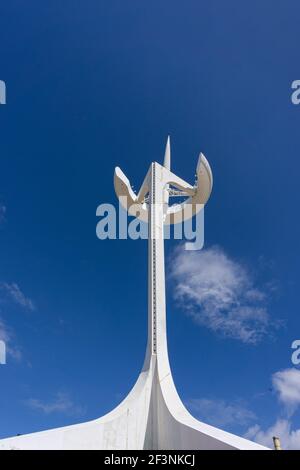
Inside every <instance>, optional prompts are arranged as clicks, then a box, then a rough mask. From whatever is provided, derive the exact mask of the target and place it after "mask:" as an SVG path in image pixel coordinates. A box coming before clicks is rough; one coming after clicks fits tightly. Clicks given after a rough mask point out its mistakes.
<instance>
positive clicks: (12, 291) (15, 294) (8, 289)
mask: <svg viewBox="0 0 300 470" xmlns="http://www.w3.org/2000/svg"><path fill="white" fill-rule="evenodd" d="M0 289H1V290H2V292H3V293H4V294H5V295H6V296H7V297H9V298H10V300H12V301H13V302H14V303H16V304H17V305H20V306H21V307H23V308H25V309H27V310H31V311H33V310H35V305H34V303H33V301H32V300H31V299H29V298H28V297H26V296H25V294H24V293H23V292H22V291H21V289H20V287H19V286H18V284H16V283H15V282H13V283H11V284H9V283H7V282H2V283H1V284H0Z"/></svg>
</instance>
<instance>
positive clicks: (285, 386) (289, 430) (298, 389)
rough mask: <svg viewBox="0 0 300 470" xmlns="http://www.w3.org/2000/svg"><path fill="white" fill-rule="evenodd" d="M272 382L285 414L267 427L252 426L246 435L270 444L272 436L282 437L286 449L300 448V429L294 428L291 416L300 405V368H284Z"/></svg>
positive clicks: (273, 377) (274, 376)
mask: <svg viewBox="0 0 300 470" xmlns="http://www.w3.org/2000/svg"><path fill="white" fill-rule="evenodd" d="M272 384H273V388H274V391H275V392H276V394H277V397H278V400H279V402H280V403H281V404H282V405H283V410H282V411H283V415H285V417H283V418H282V417H281V418H278V419H277V421H276V422H275V423H274V424H273V425H272V426H270V427H269V428H267V429H266V430H264V429H262V428H261V426H259V425H258V424H255V425H254V426H251V427H250V428H249V429H248V431H247V433H246V434H245V437H246V438H248V439H253V440H255V441H256V442H258V443H260V444H263V445H268V446H270V445H271V443H272V437H273V436H276V437H279V438H280V441H281V444H282V447H283V448H284V449H299V450H300V429H293V425H292V421H291V417H292V415H293V414H294V413H295V412H296V411H297V409H298V408H299V407H300V370H298V369H295V368H290V369H284V370H281V371H278V372H275V373H274V374H273V375H272Z"/></svg>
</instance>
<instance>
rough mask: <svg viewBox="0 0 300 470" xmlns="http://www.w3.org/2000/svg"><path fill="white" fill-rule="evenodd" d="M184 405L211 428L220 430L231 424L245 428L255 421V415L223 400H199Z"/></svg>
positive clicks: (235, 403)
mask: <svg viewBox="0 0 300 470" xmlns="http://www.w3.org/2000/svg"><path fill="white" fill-rule="evenodd" d="M186 405H187V407H188V408H189V409H190V410H191V411H194V412H195V414H196V415H197V417H199V418H200V419H201V420H203V421H204V422H206V423H207V424H211V425H212V426H217V427H222V428H223V427H226V426H229V425H232V424H235V425H237V424H238V425H241V426H245V425H247V424H249V423H250V422H251V421H253V420H254V419H256V416H255V414H254V413H253V412H252V411H250V410H249V409H248V408H247V407H246V406H245V405H244V404H243V403H241V402H238V401H237V402H233V403H228V402H225V401H224V400H210V399H207V398H199V399H191V400H189V401H187V402H186Z"/></svg>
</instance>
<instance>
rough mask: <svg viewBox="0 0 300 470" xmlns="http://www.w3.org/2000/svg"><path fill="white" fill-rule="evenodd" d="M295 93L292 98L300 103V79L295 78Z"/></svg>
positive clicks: (296, 102) (293, 88) (294, 102)
mask: <svg viewBox="0 0 300 470" xmlns="http://www.w3.org/2000/svg"><path fill="white" fill-rule="evenodd" d="M291 88H292V90H294V91H293V93H292V94H291V100H292V103H293V104H296V105H297V104H300V80H294V81H293V83H292V86H291Z"/></svg>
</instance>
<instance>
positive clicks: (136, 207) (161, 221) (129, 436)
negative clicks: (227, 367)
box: [0, 139, 266, 450]
mask: <svg viewBox="0 0 300 470" xmlns="http://www.w3.org/2000/svg"><path fill="white" fill-rule="evenodd" d="M170 163H171V156H170V141H169V139H168V141H167V146H166V152H165V159H164V165H163V166H162V165H160V164H159V163H156V162H154V163H151V165H150V168H149V170H148V173H147V175H146V178H145V180H144V183H143V184H142V187H141V189H140V191H139V193H138V195H136V194H135V193H134V192H133V191H132V189H131V186H130V183H129V181H128V179H127V178H126V176H125V175H124V174H123V173H122V171H121V170H120V169H119V168H116V169H115V177H114V185H115V190H116V193H117V196H118V198H119V200H120V202H121V204H122V205H124V206H125V207H126V209H127V210H128V212H129V214H131V215H134V216H137V217H139V218H140V219H141V220H144V221H146V222H148V235H149V236H148V342H147V349H146V356H145V360H144V365H143V368H142V371H141V373H140V375H139V377H138V380H137V382H136V384H135V385H134V387H133V389H132V390H131V392H130V393H129V395H128V396H127V397H126V398H125V399H124V400H123V401H122V403H121V404H120V405H119V406H117V407H116V408H115V409H114V410H113V411H111V412H110V413H108V414H106V415H104V416H103V417H101V418H98V419H95V420H94V421H90V422H87V423H82V424H77V425H73V426H66V427H63V428H58V429H52V430H49V431H43V432H38V433H33V434H27V435H24V436H18V437H13V438H8V439H3V440H1V441H0V449H13V448H15V449H121V450H125V449H176V450H177V449H178V450H180V449H194V450H196V449H215V450H218V449H220V450H221V449H229V450H230V449H245V450H246V449H247V450H251V449H253V450H259V449H266V448H265V447H263V446H260V445H258V444H256V443H254V442H251V441H249V440H246V439H243V438H241V437H238V436H235V435H233V434H230V433H227V432H225V431H222V430H220V429H217V428H215V427H212V426H209V425H207V424H204V423H202V422H200V421H198V420H196V419H195V418H194V417H193V416H191V415H190V413H189V412H188V411H187V410H186V408H185V407H184V405H183V403H182V401H181V400H180V398H179V396H178V394H177V391H176V388H175V385H174V382H173V378H172V373H171V370H170V365H169V358H168V348H167V333H166V300H165V263H164V225H165V224H170V223H177V222H180V221H183V220H185V219H186V218H189V217H191V216H192V215H195V214H196V213H197V212H198V211H199V210H201V209H202V208H203V206H204V204H205V203H206V202H207V200H208V198H209V196H210V193H211V189H212V173H211V169H210V167H209V164H208V162H207V160H206V159H205V157H204V156H203V155H202V154H200V157H199V161H198V165H197V170H196V172H197V181H196V184H195V185H194V186H191V185H190V184H188V183H187V182H185V181H183V180H182V179H181V178H179V177H178V176H176V175H175V174H174V173H172V172H171V169H170ZM173 196H186V197H187V199H186V201H184V202H183V203H181V204H175V205H171V206H170V205H169V197H173Z"/></svg>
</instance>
